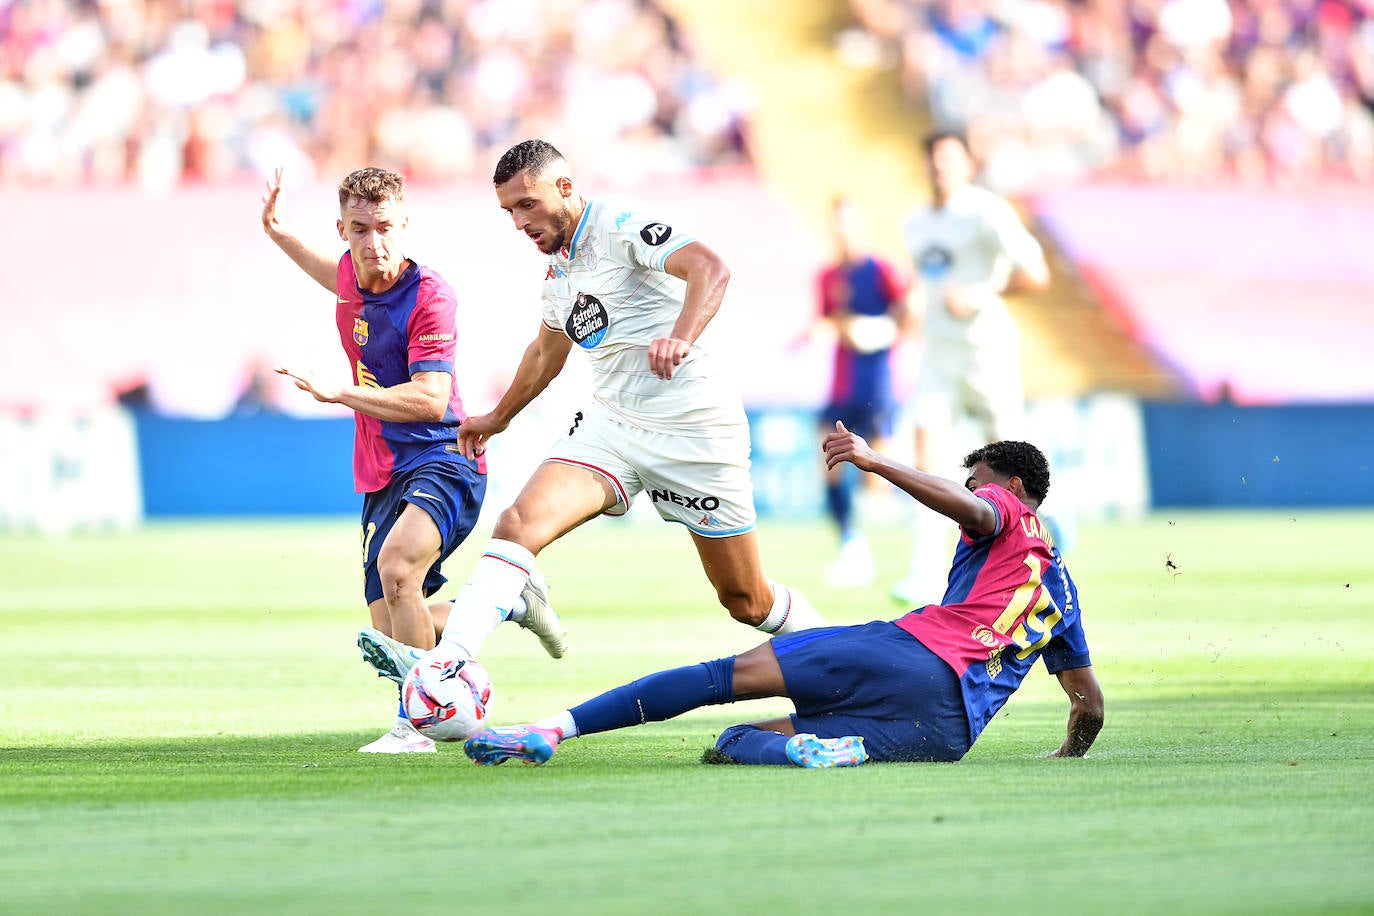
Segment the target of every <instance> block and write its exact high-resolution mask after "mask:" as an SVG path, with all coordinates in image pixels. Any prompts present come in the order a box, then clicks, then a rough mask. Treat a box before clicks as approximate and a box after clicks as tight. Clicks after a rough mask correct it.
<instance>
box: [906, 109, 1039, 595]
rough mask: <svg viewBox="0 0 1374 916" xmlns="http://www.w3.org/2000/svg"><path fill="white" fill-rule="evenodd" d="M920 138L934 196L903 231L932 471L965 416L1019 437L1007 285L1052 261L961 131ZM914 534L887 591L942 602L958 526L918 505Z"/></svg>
mask: <svg viewBox="0 0 1374 916" xmlns="http://www.w3.org/2000/svg"><path fill="white" fill-rule="evenodd" d="M924 146H925V152H926V158H927V166H928V169H929V174H930V185H931V201H930V203H929V204H928V205H925V206H922V207H920V208H918V209H917V210H915V211H914V212H913V213H911V215H910V216H908V217H907V219H906V222H905V224H904V225H903V228H902V234H903V239H904V241H905V243H906V247H907V251H909V252H910V254H911V259H912V263H913V266H914V268H915V274H916V284H915V287H914V297H913V302H912V311H913V316H914V318H915V320H916V321H917V322H919V324H920V327H921V333H922V337H923V339H924V346H923V348H922V355H921V364H920V369H919V372H918V374H917V382H916V395H915V399H914V401H913V412H914V420H915V426H916V466H917V467H918V468H920V469H921V470H924V471H927V472H932V473H937V472H942V471H944V470H946V467H945V466H946V465H950V466H952V464H951V462H957V460H958V455H960V454H962V451H961V448H962V446H961V443H960V441H959V435H958V433H959V430H960V428H961V426H962V425H964V424H966V423H968V422H972V424H974V427H975V429H974V432H973V434H974V435H976V436H978V437H979V438H978V442H979V443H983V442H993V441H997V440H1001V439H1015V438H1019V437H1020V436H1021V425H1022V415H1023V412H1024V408H1025V404H1024V394H1023V391H1022V385H1021V333H1020V331H1019V329H1018V328H1017V326H1016V322H1015V321H1014V320H1013V319H1012V317H1011V313H1010V312H1009V311H1008V310H1007V304H1006V302H1004V301H1003V299H1002V295H1003V294H1004V293H1021V292H1034V291H1039V290H1043V289H1046V288H1047V287H1048V286H1049V282H1050V271H1049V267H1048V265H1047V264H1046V263H1045V255H1044V252H1043V251H1042V250H1041V248H1040V243H1039V242H1037V241H1036V240H1035V237H1034V236H1033V235H1031V233H1030V231H1029V230H1027V229H1026V227H1025V225H1024V224H1023V223H1022V222H1021V218H1020V217H1019V216H1018V215H1017V213H1016V210H1015V208H1014V207H1013V206H1012V205H1011V204H1010V203H1009V202H1008V201H1006V200H1004V199H1003V198H1001V197H999V196H997V195H996V194H994V193H992V192H991V191H988V190H986V189H984V188H981V187H978V186H977V185H975V184H974V183H973V179H974V176H975V174H976V172H977V166H976V164H975V162H974V158H973V155H972V153H971V152H970V150H969V145H968V140H967V139H966V138H965V137H964V135H963V134H961V133H959V132H956V131H939V132H936V133H933V134H930V135H929V136H927V137H926V139H925V141H924ZM913 534H914V537H915V543H914V545H913V547H912V553H911V566H910V571H909V573H908V575H907V576H906V577H905V578H903V579H901V580H900V581H898V582H897V583H896V584H894V585H893V587H892V596H893V598H895V599H897V600H899V601H902V602H903V603H906V604H910V605H916V604H920V603H922V602H931V601H939V600H940V599H941V597H942V596H943V595H944V592H945V586H946V583H945V578H944V576H943V571H944V565H945V564H944V558H945V557H947V556H948V555H949V550H950V545H951V544H952V542H953V539H954V536H955V532H954V527H953V526H952V525H951V524H949V523H948V522H947V521H946V520H945V519H944V518H943V517H942V516H939V515H938V514H936V513H931V512H924V513H919V514H917V515H916V517H915V522H914V531H913Z"/></svg>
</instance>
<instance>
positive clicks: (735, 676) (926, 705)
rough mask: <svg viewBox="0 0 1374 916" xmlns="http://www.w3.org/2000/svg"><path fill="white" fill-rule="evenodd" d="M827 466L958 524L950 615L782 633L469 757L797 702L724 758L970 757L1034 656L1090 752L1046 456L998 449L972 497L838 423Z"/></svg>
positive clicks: (473, 746)
mask: <svg viewBox="0 0 1374 916" xmlns="http://www.w3.org/2000/svg"><path fill="white" fill-rule="evenodd" d="M825 455H826V465H827V466H829V467H833V466H834V465H836V464H838V463H841V462H852V463H853V464H854V466H855V467H857V468H860V469H861V470H864V471H869V472H871V473H874V474H877V475H878V476H880V477H882V478H883V479H885V480H887V481H890V482H891V483H893V484H895V485H896V486H898V487H900V488H901V489H903V490H905V491H906V492H907V493H909V494H911V496H912V497H914V498H915V499H916V501H917V502H919V503H920V504H921V505H922V506H923V507H926V508H929V509H933V510H934V511H936V512H938V513H940V514H941V515H943V516H945V517H946V518H949V519H952V520H953V521H955V522H957V523H958V525H959V528H960V532H961V537H960V539H959V546H958V548H957V549H956V550H955V552H954V561H953V565H952V567H951V569H950V572H949V578H950V582H951V583H952V585H951V588H950V591H949V593H948V594H947V595H946V598H945V603H944V604H930V605H927V606H925V607H922V608H918V609H916V610H914V611H912V612H911V613H909V614H907V615H906V616H904V617H901V618H899V619H897V620H894V621H873V622H872V623H867V624H861V625H857V626H848V627H822V628H820V629H816V630H810V631H808V632H805V633H795V634H791V635H789V636H779V637H775V638H773V639H772V640H770V641H769V642H766V643H764V644H762V645H760V646H758V647H756V648H754V649H751V650H750V651H748V652H745V653H743V654H742V655H737V656H734V657H731V658H723V659H718V660H716V661H713V662H704V663H702V664H699V665H691V666H688V667H683V668H675V669H672V670H668V671H661V672H659V673H657V674H651V675H649V676H648V677H644V678H640V679H639V680H637V681H634V682H633V683H630V684H626V685H624V686H623V687H618V688H616V689H614V690H611V691H608V692H607V693H603V694H601V695H600V696H598V697H595V698H594V699H591V700H589V701H587V702H586V703H582V704H581V705H578V706H575V707H573V708H572V709H570V710H566V711H564V712H562V713H558V714H556V715H553V716H550V717H548V718H546V719H543V720H541V721H539V722H537V723H535V724H534V725H515V726H505V727H498V728H489V729H486V730H485V731H482V732H479V733H478V734H477V735H475V736H473V737H472V738H470V739H469V740H468V742H467V744H466V745H465V746H464V750H465V751H466V752H467V754H468V756H469V757H471V758H472V759H473V760H474V761H475V762H477V763H481V764H497V763H502V762H504V761H506V760H511V759H514V760H521V761H524V762H525V763H543V762H545V761H547V760H548V759H549V758H550V757H551V756H553V753H554V751H555V750H557V748H558V745H559V743H560V742H563V741H567V740H568V739H570V738H573V737H576V736H579V735H589V734H593V733H595V732H604V731H610V730H611V729H616V728H625V727H628V726H631V725H639V724H641V723H644V722H657V721H661V720H663V719H669V718H672V717H673V716H677V715H681V714H682V713H684V712H687V711H688V710H690V709H696V708H698V707H700V706H707V705H714V704H720V703H731V702H734V701H736V700H749V699H757V698H759V697H789V698H791V699H792V701H793V703H794V704H795V705H796V709H797V711H796V713H795V714H793V715H791V716H787V717H785V718H778V719H768V720H765V721H762V722H754V723H751V724H747V725H735V726H732V727H730V728H727V729H726V730H725V731H723V732H722V733H721V735H720V738H719V739H718V740H717V741H716V747H715V751H714V753H713V752H708V756H707V758H706V759H707V760H709V761H711V762H732V763H744V764H779V765H787V764H795V765H797V766H802V767H824V766H854V765H857V764H861V763H863V762H865V761H866V760H884V761H926V760H958V759H960V758H961V757H963V756H964V754H966V753H967V752H968V750H969V748H970V747H972V746H973V742H974V741H976V740H977V738H978V735H979V734H980V733H981V732H982V731H983V728H984V727H985V726H986V725H987V723H988V722H989V721H991V719H992V717H993V716H994V715H995V714H996V713H997V710H999V709H1000V708H1001V707H1002V704H1004V703H1005V702H1006V701H1007V698H1008V697H1010V696H1011V695H1012V694H1013V693H1015V692H1016V690H1017V688H1019V687H1020V686H1021V683H1022V681H1023V680H1024V679H1025V677H1026V675H1027V674H1028V673H1030V669H1031V668H1032V667H1033V666H1034V665H1035V661H1036V659H1037V658H1043V659H1044V660H1045V667H1046V668H1047V669H1048V670H1049V671H1050V673H1051V674H1054V675H1055V676H1056V677H1057V678H1058V679H1059V684H1060V686H1061V687H1062V688H1063V690H1064V692H1065V694H1067V695H1068V698H1069V718H1068V726H1067V732H1066V734H1065V737H1064V741H1063V743H1062V744H1061V745H1060V746H1059V748H1058V749H1057V750H1055V751H1053V752H1052V753H1051V754H1050V756H1052V757H1081V756H1083V755H1084V754H1086V753H1087V751H1088V748H1090V747H1091V746H1092V743H1093V741H1094V740H1096V738H1097V734H1098V732H1099V731H1100V730H1101V728H1102V722H1103V698H1102V689H1101V687H1100V686H1099V685H1098V683H1097V677H1096V675H1095V674H1094V673H1093V669H1092V660H1091V658H1090V657H1089V654H1088V644H1087V640H1086V638H1085V636H1084V634H1083V625H1082V620H1081V617H1080V611H1079V604H1078V590H1077V588H1076V587H1075V586H1074V583H1073V579H1071V578H1070V577H1069V571H1068V567H1067V566H1066V565H1065V564H1064V559H1063V557H1061V556H1060V555H1059V551H1058V550H1057V549H1056V548H1055V546H1054V541H1053V539H1052V538H1051V536H1050V535H1049V533H1048V532H1047V530H1046V529H1045V526H1044V525H1043V524H1041V523H1040V520H1039V518H1037V516H1036V508H1037V507H1038V506H1039V505H1040V502H1041V500H1043V499H1044V497H1045V494H1046V493H1048V492H1049V485H1050V471H1049V465H1048V463H1047V462H1046V461H1045V456H1044V455H1043V454H1041V452H1040V450H1039V449H1037V448H1035V446H1033V445H1030V444H1029V443H1026V442H994V443H992V444H991V445H987V446H984V447H983V448H980V449H978V450H976V451H974V452H973V453H971V454H970V455H968V456H967V457H966V458H965V459H964V467H966V468H968V469H969V473H968V477H967V478H966V480H965V482H964V484H963V485H962V486H961V485H960V484H959V483H957V482H955V481H953V480H945V479H943V478H940V477H936V476H934V475H932V474H926V473H923V472H921V471H918V470H915V469H913V468H909V467H905V466H903V465H901V464H898V463H896V462H894V461H891V460H889V459H887V458H885V457H884V456H882V455H880V454H878V453H876V452H874V451H873V450H872V449H870V448H869V447H868V444H867V443H866V442H865V441H864V440H863V439H862V438H861V437H859V436H856V435H854V434H853V433H851V432H849V431H848V430H847V429H845V428H844V425H843V424H840V423H837V424H836V425H835V431H834V432H833V433H832V434H831V435H830V437H829V438H827V439H826V441H825Z"/></svg>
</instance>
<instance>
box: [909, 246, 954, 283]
mask: <svg viewBox="0 0 1374 916" xmlns="http://www.w3.org/2000/svg"><path fill="white" fill-rule="evenodd" d="M918 264H919V265H920V271H921V276H923V277H925V278H926V279H927V280H943V279H944V278H945V276H946V275H947V274H948V273H949V271H950V268H952V267H953V266H954V255H953V254H951V253H950V252H949V250H948V249H945V248H941V247H940V246H939V245H930V246H927V247H926V250H925V251H923V252H921V257H920V259H919V260H918Z"/></svg>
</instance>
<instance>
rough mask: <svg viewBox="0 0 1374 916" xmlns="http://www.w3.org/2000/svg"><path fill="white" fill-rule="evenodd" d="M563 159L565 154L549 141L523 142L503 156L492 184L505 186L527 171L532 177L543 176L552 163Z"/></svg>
mask: <svg viewBox="0 0 1374 916" xmlns="http://www.w3.org/2000/svg"><path fill="white" fill-rule="evenodd" d="M562 158H563V154H562V153H560V152H559V151H558V149H557V148H556V147H555V146H554V145H553V144H552V143H550V142H549V141H547V140H522V141H521V142H519V143H517V144H515V145H514V146H512V147H511V148H510V149H508V150H506V152H505V153H504V154H503V155H502V156H501V161H499V162H497V163H496V172H495V173H494V174H493V175H492V176H491V183H492V184H497V185H501V184H505V183H506V182H508V181H510V180H511V179H512V178H514V177H515V176H516V175H518V174H519V173H521V172H523V171H525V170H526V169H528V170H529V172H530V174H531V175H534V176H538V175H542V174H543V172H544V169H546V168H548V167H549V164H550V163H552V162H554V161H556V160H560V159H562Z"/></svg>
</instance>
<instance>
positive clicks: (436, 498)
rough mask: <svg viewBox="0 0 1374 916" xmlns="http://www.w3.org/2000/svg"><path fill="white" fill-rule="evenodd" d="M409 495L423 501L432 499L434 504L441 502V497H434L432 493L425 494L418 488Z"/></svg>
mask: <svg viewBox="0 0 1374 916" xmlns="http://www.w3.org/2000/svg"><path fill="white" fill-rule="evenodd" d="M410 495H411V496H419V497H423V498H424V499H432V500H434V501H435V502H436V503H439V502H443V499H442V498H441V497H438V496H435V495H434V494H433V493H426V492H425V491H424V490H421V489H419V488H418V487H417V488H416V489H415V492H414V493H412V494H410Z"/></svg>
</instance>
